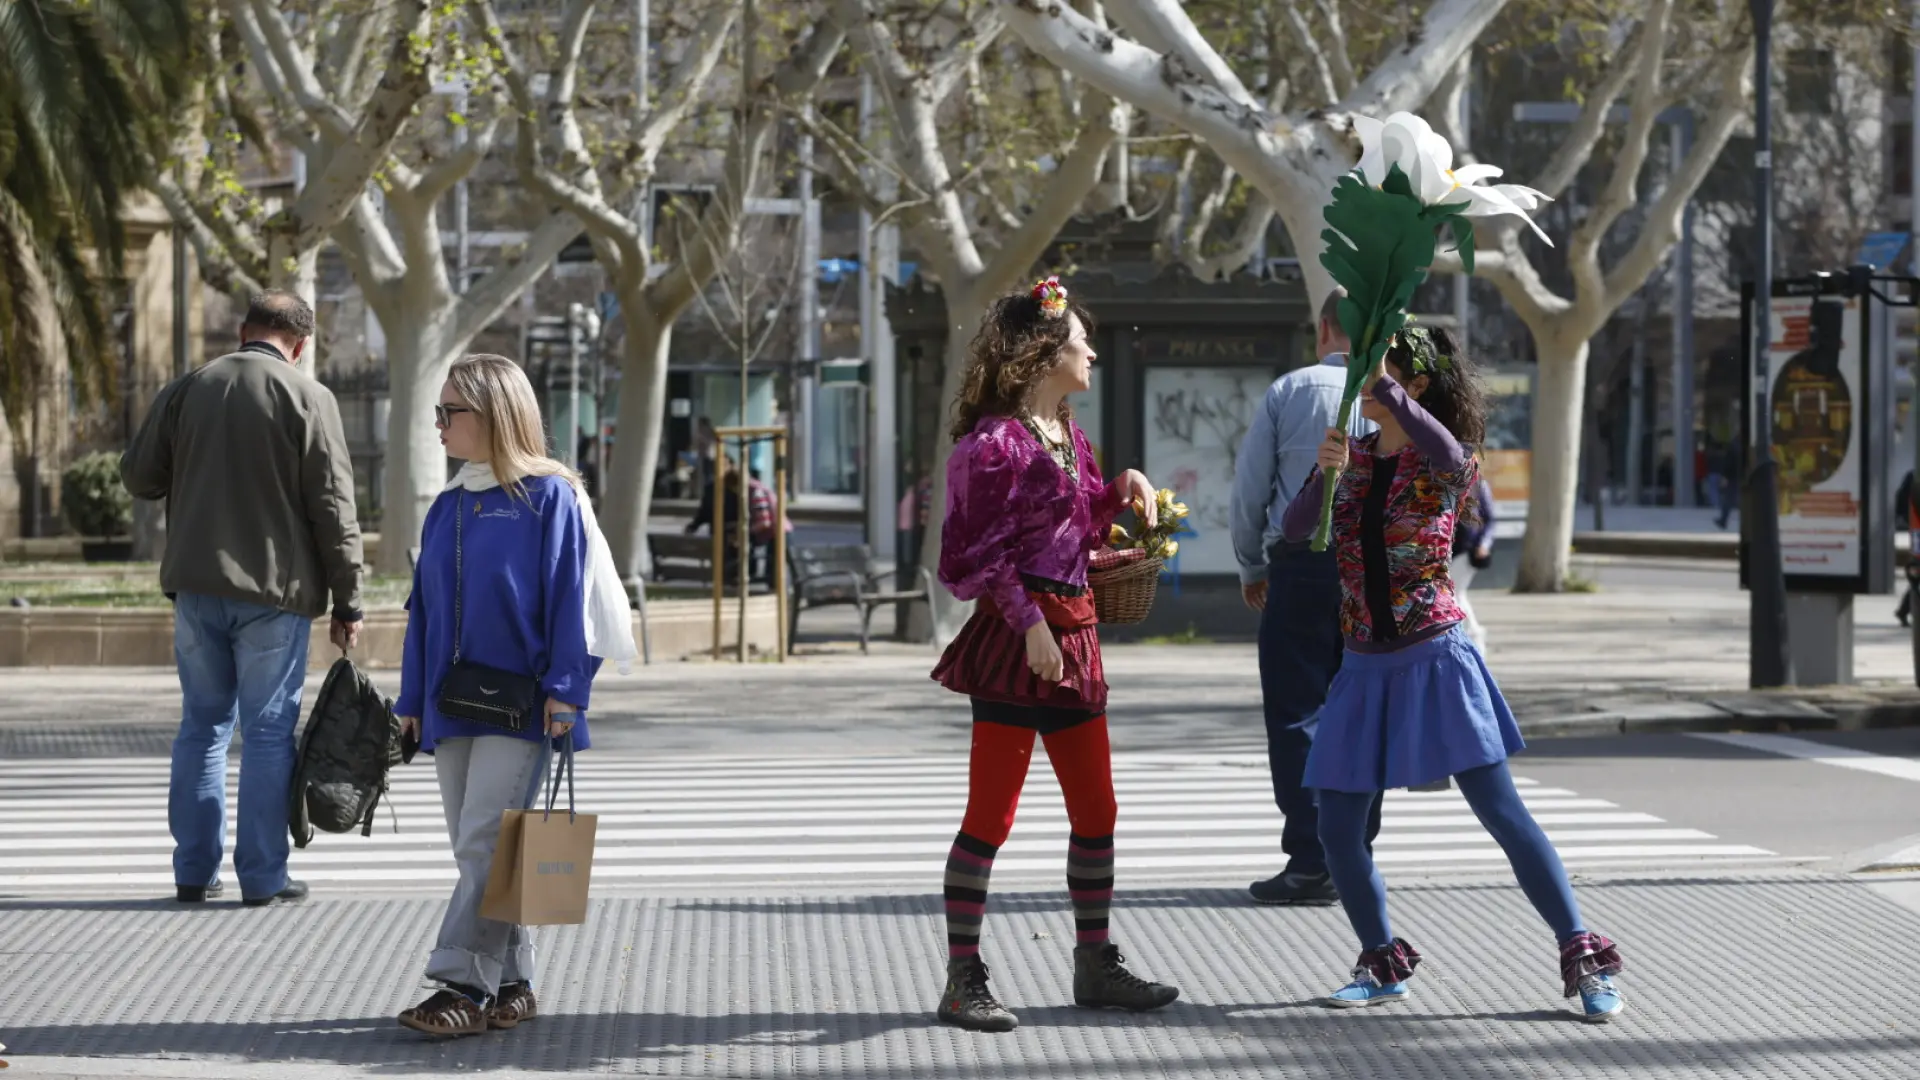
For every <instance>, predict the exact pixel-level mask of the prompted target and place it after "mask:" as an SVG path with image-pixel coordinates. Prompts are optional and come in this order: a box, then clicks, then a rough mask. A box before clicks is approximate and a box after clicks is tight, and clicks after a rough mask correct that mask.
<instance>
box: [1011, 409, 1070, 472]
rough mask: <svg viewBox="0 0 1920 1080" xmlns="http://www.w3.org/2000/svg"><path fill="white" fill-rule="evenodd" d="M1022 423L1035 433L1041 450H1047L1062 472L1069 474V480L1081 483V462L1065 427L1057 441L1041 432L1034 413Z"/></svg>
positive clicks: (1028, 415) (1027, 416)
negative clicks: (1077, 458)
mask: <svg viewBox="0 0 1920 1080" xmlns="http://www.w3.org/2000/svg"><path fill="white" fill-rule="evenodd" d="M1020 422H1021V423H1022V424H1024V425H1025V426H1026V429H1027V430H1028V431H1030V432H1032V433H1033V437H1034V438H1035V439H1037V440H1039V442H1040V448H1041V449H1042V450H1045V451H1046V452H1047V456H1048V457H1050V458H1052V459H1053V460H1054V462H1055V464H1057V465H1059V466H1060V471H1061V472H1063V473H1066V474H1067V479H1069V480H1072V481H1074V482H1076V483H1077V482H1079V479H1080V468H1079V462H1078V461H1077V460H1076V457H1077V455H1075V453H1074V451H1073V444H1072V443H1071V442H1069V441H1068V438H1067V433H1066V430H1065V425H1062V430H1061V435H1062V437H1061V438H1060V439H1058V440H1056V439H1054V438H1052V437H1050V436H1048V435H1047V433H1046V432H1044V431H1042V430H1040V421H1039V419H1038V418H1036V417H1035V416H1034V415H1033V414H1032V413H1028V414H1027V415H1025V416H1023V417H1021V418H1020Z"/></svg>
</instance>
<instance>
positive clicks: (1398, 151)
mask: <svg viewBox="0 0 1920 1080" xmlns="http://www.w3.org/2000/svg"><path fill="white" fill-rule="evenodd" d="M1432 133H1433V129H1432V128H1430V127H1428V126H1427V122H1426V121H1425V120H1422V119H1420V118H1419V117H1417V116H1415V115H1413V114H1412V113H1394V114H1393V115H1392V116H1390V117H1388V118H1387V122H1386V125H1385V126H1384V127H1382V128H1381V129H1380V153H1381V156H1382V157H1383V158H1385V163H1386V164H1387V165H1388V166H1393V165H1398V166H1400V171H1401V172H1404V173H1406V174H1407V179H1408V180H1409V181H1413V182H1415V183H1417V182H1418V178H1419V175H1420V137H1421V136H1422V135H1431V134H1432ZM1414 190H1415V193H1416V194H1418V192H1419V189H1418V188H1417V187H1416V188H1415V189H1414Z"/></svg>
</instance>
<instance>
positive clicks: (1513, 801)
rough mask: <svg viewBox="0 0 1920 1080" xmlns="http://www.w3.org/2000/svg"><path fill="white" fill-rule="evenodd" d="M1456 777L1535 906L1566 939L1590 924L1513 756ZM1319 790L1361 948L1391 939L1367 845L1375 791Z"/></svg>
mask: <svg viewBox="0 0 1920 1080" xmlns="http://www.w3.org/2000/svg"><path fill="white" fill-rule="evenodd" d="M1454 779H1455V780H1456V781H1457V782H1458V783H1459V785H1460V793H1461V794H1462V795H1464V796H1466V799H1467V805H1468V806H1471V807H1472V808H1473V814H1474V816H1475V817H1477V818H1479V819H1480V824H1481V825H1483V826H1485V827H1486V830H1487V832H1489V833H1491V834H1493V839H1494V841H1495V842H1496V843H1498V844H1499V845H1500V850H1502V851H1504V852H1506V853H1507V862H1508V863H1510V864H1511V865H1512V866H1513V876H1514V877H1515V878H1517V879H1518V880H1519V882H1520V891H1522V892H1524V893H1526V894H1527V899H1528V900H1530V901H1532V903H1533V909H1534V910H1535V911H1538V912H1539V913H1540V917H1541V918H1543V919H1545V920H1546V921H1547V925H1548V926H1550V927H1552V928H1553V932H1554V936H1555V938H1556V939H1557V940H1559V941H1561V942H1565V941H1566V940H1567V939H1568V938H1570V937H1572V936H1573V935H1575V934H1577V933H1580V932H1581V931H1582V930H1584V929H1585V927H1583V926H1582V925H1581V924H1580V905H1579V904H1577V903H1575V902H1574V899H1573V886H1571V885H1569V884H1568V883H1567V871H1566V868H1565V867H1563V866H1561V865H1560V856H1559V854H1558V853H1557V852H1555V851H1554V850H1553V845H1552V844H1551V843H1549V842H1548V840H1547V834H1546V833H1544V832H1541V831H1540V826H1539V824H1538V823H1536V822H1535V821H1534V820H1533V815H1532V814H1530V813H1528V812H1527V808H1526V805H1525V804H1524V803H1522V802H1521V801H1520V793H1519V792H1518V791H1516V790H1515V789H1514V786H1513V774H1512V773H1510V772H1508V771H1507V763H1506V762H1504V761H1502V762H1498V763H1495V764H1493V765H1483V766H1481V767H1480V768H1477V769H1468V770H1467V771H1466V772H1463V773H1460V774H1459V775H1457V776H1455V777H1454ZM1318 794H1319V798H1320V843H1321V845H1322V846H1323V847H1325V848H1326V851H1327V869H1328V870H1329V871H1330V872H1331V873H1332V875H1333V884H1334V887H1335V888H1337V889H1339V890H1340V903H1341V906H1343V907H1345V908H1346V909H1347V921H1348V922H1350V923H1352V924H1353V932H1354V933H1356V934H1358V935H1360V949H1361V951H1362V952H1364V951H1366V950H1368V949H1373V948H1378V947H1379V946H1382V945H1387V944H1390V943H1391V942H1392V941H1393V932H1392V930H1391V928H1390V927H1389V924H1388V922H1387V886H1386V883H1385V882H1383V881H1381V880H1380V871H1379V870H1377V869H1375V868H1374V865H1373V856H1372V855H1369V854H1368V853H1367V843H1366V835H1367V814H1368V812H1369V811H1371V810H1372V808H1373V801H1374V800H1375V799H1378V798H1380V795H1381V793H1380V792H1377V791H1367V792H1354V791H1328V790H1325V789H1322V790H1321V791H1320V792H1318Z"/></svg>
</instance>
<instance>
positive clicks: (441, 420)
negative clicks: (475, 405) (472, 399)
mask: <svg viewBox="0 0 1920 1080" xmlns="http://www.w3.org/2000/svg"><path fill="white" fill-rule="evenodd" d="M472 411H473V410H472V409H469V408H467V407H466V406H465V405H435V406H434V407H433V422H434V423H436V424H439V425H440V426H441V427H452V426H453V418H454V417H455V416H458V415H459V414H461V413H469V412H472Z"/></svg>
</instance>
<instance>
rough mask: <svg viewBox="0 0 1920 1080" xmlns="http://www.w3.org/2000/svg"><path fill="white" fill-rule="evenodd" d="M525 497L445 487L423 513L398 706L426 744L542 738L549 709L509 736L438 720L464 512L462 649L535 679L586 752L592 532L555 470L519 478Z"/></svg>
mask: <svg viewBox="0 0 1920 1080" xmlns="http://www.w3.org/2000/svg"><path fill="white" fill-rule="evenodd" d="M522 485H523V486H524V487H525V488H526V498H525V499H522V498H520V497H518V496H515V495H513V494H512V493H510V492H509V491H508V490H507V489H505V488H494V489H492V490H490V491H479V492H475V491H467V490H466V489H464V488H454V489H453V490H452V491H446V492H442V493H441V494H440V497H439V498H437V499H435V500H434V502H433V506H432V507H430V508H429V509H428V510H427V521H426V525H425V527H424V528H423V529H422V530H421V536H420V557H419V560H418V562H417V564H416V565H415V567H414V572H413V594H412V595H411V596H409V597H408V598H407V612H408V614H407V642H406V651H405V654H404V658H403V660H402V662H401V666H400V697H399V698H398V700H396V701H395V702H394V706H393V711H394V713H395V714H397V715H399V716H417V717H419V718H420V748H421V749H422V750H424V751H426V752H427V753H432V752H433V746H434V743H436V742H438V741H439V740H441V739H458V738H463V737H467V736H477V735H494V736H499V737H503V738H525V739H528V740H536V739H539V738H540V737H541V733H542V729H543V727H544V723H545V717H544V715H542V716H539V717H536V718H535V720H534V722H533V723H531V724H529V725H528V727H527V730H526V733H525V734H524V735H520V736H514V735H509V734H508V733H506V732H503V731H501V730H499V729H498V728H490V727H487V726H485V725H482V724H475V723H471V722H469V721H465V720H460V719H456V718H453V717H448V716H442V715H440V712H439V710H438V709H436V708H434V701H435V700H436V699H437V698H438V697H439V693H440V683H441V681H442V680H444V679H445V678H446V676H447V669H449V668H451V667H452V666H453V621H454V619H453V614H454V613H453V596H454V515H455V514H456V513H458V514H462V515H463V521H464V524H463V525H462V529H463V533H464V539H463V543H464V547H465V552H464V556H463V560H462V562H463V572H464V574H465V577H466V583H465V588H464V590H463V591H462V593H461V597H462V604H463V608H462V611H461V616H460V623H461V628H460V656H461V659H463V660H471V661H473V662H474V663H476V664H485V665H486V666H488V667H492V668H499V669H500V670H502V671H514V672H519V673H521V674H525V675H534V676H537V677H538V678H539V679H540V686H541V689H542V691H543V692H544V693H545V695H546V696H547V697H551V698H555V699H557V700H559V701H564V702H566V703H567V704H569V705H572V706H573V707H574V708H575V709H577V710H579V711H580V713H581V715H580V718H579V720H578V721H577V722H576V723H575V725H574V728H573V746H574V749H576V750H585V749H586V748H587V747H588V745H589V743H588V740H587V722H586V709H587V696H588V691H589V690H590V689H591V688H592V685H593V676H594V674H595V673H596V672H598V671H599V670H600V660H599V658H598V657H595V656H589V655H588V654H587V620H586V598H585V591H584V590H585V583H586V570H587V538H586V531H585V529H584V527H583V525H582V523H581V519H580V507H579V504H578V503H577V502H576V501H575V498H574V491H573V485H572V484H570V483H568V482H567V481H566V480H565V479H563V478H561V477H557V476H531V477H528V478H526V479H525V480H523V481H522Z"/></svg>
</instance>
